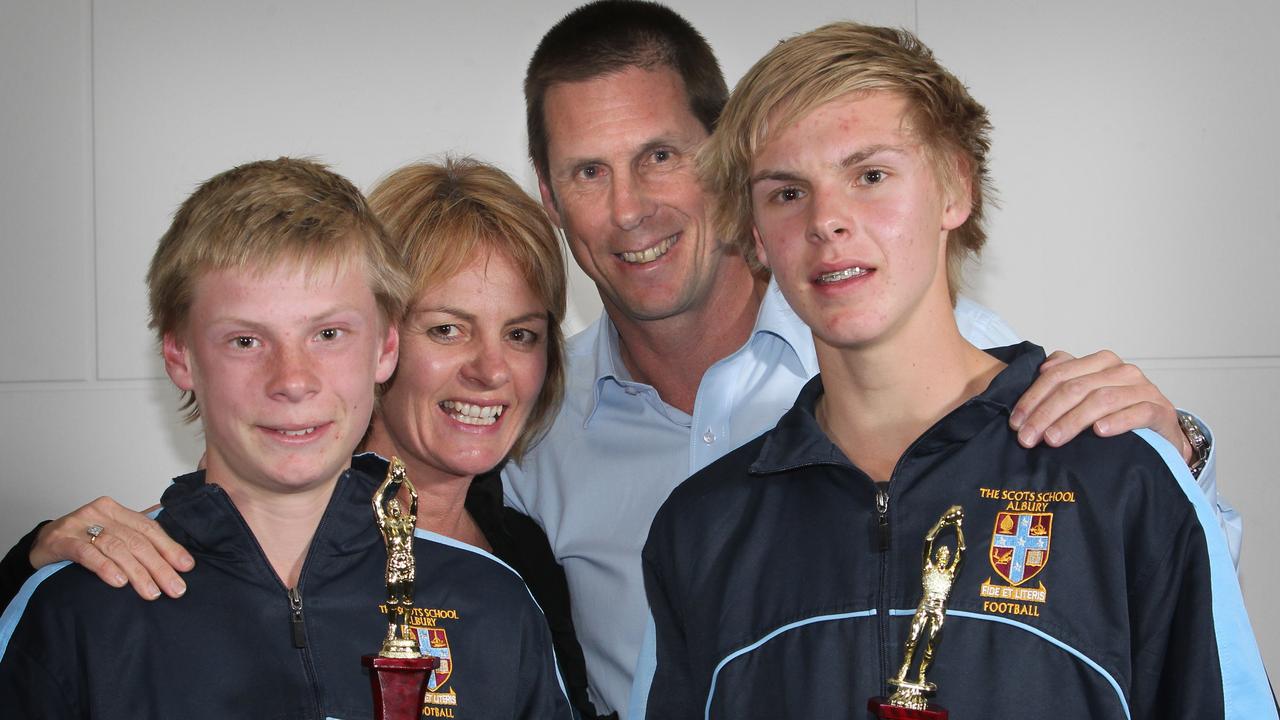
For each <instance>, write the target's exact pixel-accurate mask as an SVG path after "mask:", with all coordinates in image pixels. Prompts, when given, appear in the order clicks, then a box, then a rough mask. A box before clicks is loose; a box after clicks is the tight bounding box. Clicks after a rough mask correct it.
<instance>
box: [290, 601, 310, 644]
mask: <svg viewBox="0 0 1280 720" xmlns="http://www.w3.org/2000/svg"><path fill="white" fill-rule="evenodd" d="M289 611H290V613H289V631H290V632H291V633H292V634H293V646H294V647H296V648H304V647H306V646H307V633H306V628H305V627H304V626H303V624H302V594H301V593H299V592H298V588H289Z"/></svg>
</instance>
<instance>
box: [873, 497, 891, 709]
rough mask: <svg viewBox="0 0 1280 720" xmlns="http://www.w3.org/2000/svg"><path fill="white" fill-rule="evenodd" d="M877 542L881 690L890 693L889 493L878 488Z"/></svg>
mask: <svg viewBox="0 0 1280 720" xmlns="http://www.w3.org/2000/svg"><path fill="white" fill-rule="evenodd" d="M876 541H877V543H878V544H877V547H878V548H879V551H880V595H879V600H878V601H877V602H876V606H877V607H878V608H879V611H878V612H877V615H879V619H880V622H879V623H878V624H879V628H880V677H881V678H884V679H882V680H881V681H880V683H881V685H882V688H881V690H882V691H883V692H885V693H887V692H888V684H887V682H886V680H887V679H888V677H889V675H888V673H889V605H888V599H887V595H888V591H889V492H888V491H887V490H884V489H881V488H880V487H879V486H877V487H876Z"/></svg>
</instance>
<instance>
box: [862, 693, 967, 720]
mask: <svg viewBox="0 0 1280 720" xmlns="http://www.w3.org/2000/svg"><path fill="white" fill-rule="evenodd" d="M890 702H891V701H890V700H889V698H884V697H873V698H871V699H870V700H868V701H867V712H869V713H871V714H872V715H873V716H875V717H876V718H877V719H878V720H947V717H948V714H947V711H946V709H945V708H940V707H938V706H937V705H928V706H926V707H924V708H909V707H902V706H901V705H891V704H890Z"/></svg>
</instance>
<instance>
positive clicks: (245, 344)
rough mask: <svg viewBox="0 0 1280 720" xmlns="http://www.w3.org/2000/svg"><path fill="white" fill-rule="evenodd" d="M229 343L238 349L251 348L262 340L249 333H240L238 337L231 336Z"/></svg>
mask: <svg viewBox="0 0 1280 720" xmlns="http://www.w3.org/2000/svg"><path fill="white" fill-rule="evenodd" d="M231 344H232V345H234V346H235V347H236V348H238V349H240V350H252V349H253V348H256V347H258V346H259V345H261V344H262V342H261V341H259V340H258V338H256V337H252V336H250V335H240V336H239V337H236V338H233V339H232V340H231Z"/></svg>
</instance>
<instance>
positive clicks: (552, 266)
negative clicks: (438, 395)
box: [369, 158, 567, 460]
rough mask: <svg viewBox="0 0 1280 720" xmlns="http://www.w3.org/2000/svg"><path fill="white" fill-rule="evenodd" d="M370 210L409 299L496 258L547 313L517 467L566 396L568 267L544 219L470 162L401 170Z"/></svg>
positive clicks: (516, 192)
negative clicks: (394, 253)
mask: <svg viewBox="0 0 1280 720" xmlns="http://www.w3.org/2000/svg"><path fill="white" fill-rule="evenodd" d="M369 204H370V205H371V206H372V207H373V210H374V212H376V213H377V214H378V217H379V218H380V219H381V220H382V222H383V223H384V224H385V225H386V227H387V231H388V232H389V233H390V234H391V237H392V240H393V242H394V243H395V244H396V245H397V246H398V249H399V253H400V257H401V259H402V261H403V263H404V265H405V267H406V269H407V271H408V274H409V280H410V284H411V287H412V288H413V290H412V295H411V297H416V296H417V295H419V294H421V293H422V292H424V291H425V290H426V289H427V288H429V287H431V286H432V285H434V284H435V283H438V282H447V281H448V280H449V278H451V277H453V276H454V275H455V274H457V273H458V272H459V271H461V270H463V269H464V268H465V267H466V266H467V264H468V263H470V262H471V261H472V260H474V259H475V258H477V257H483V256H484V254H485V253H487V252H499V253H501V254H503V255H504V256H506V257H507V258H509V259H510V260H511V262H512V263H513V264H514V265H515V267H516V269H517V271H518V272H519V274H520V277H521V278H523V280H524V282H525V283H527V284H528V285H529V287H530V288H532V289H533V293H534V295H535V296H536V297H537V298H538V301H539V302H541V303H542V304H543V306H544V307H546V308H547V313H548V315H549V317H548V318H547V376H546V379H545V380H544V382H543V383H542V391H541V392H540V393H539V394H538V399H537V402H535V403H534V406H533V410H532V412H531V413H530V414H529V420H528V422H527V423H526V424H525V428H524V430H523V431H522V432H521V433H520V437H519V438H517V439H516V443H515V446H514V447H513V448H512V451H511V454H512V457H514V458H515V459H516V460H519V459H520V458H521V457H522V456H523V454H524V452H525V451H526V450H527V449H529V448H530V447H532V446H533V444H534V443H536V442H537V440H538V439H539V438H541V437H542V435H544V434H545V433H546V431H547V430H548V429H550V427H551V422H552V421H553V420H554V419H555V416H556V410H557V409H559V407H560V400H561V398H562V397H563V396H564V383H565V377H564V376H565V361H564V335H563V333H562V331H561V329H560V321H561V320H562V319H563V318H564V316H565V308H566V303H567V297H566V294H567V290H566V288H565V262H564V255H563V253H561V251H560V243H559V240H558V239H557V238H556V234H555V229H554V228H553V227H552V226H551V222H550V221H549V220H548V219H547V214H546V212H544V211H543V209H542V206H541V205H539V204H538V202H537V201H535V200H534V199H533V198H531V197H529V195H528V194H526V193H525V192H524V190H522V189H520V186H519V185H517V184H516V182H515V181H514V180H512V179H511V177H510V176H508V175H507V174H506V173H504V172H503V171H501V170H499V169H498V168H496V167H493V166H492V165H488V164H486V163H482V162H479V161H477V160H473V159H471V158H460V159H459V158H448V159H446V160H445V161H444V162H443V163H439V164H437V163H416V164H413V165H408V166H406V167H403V168H400V169H399V170H396V171H395V172H393V173H391V174H390V175H388V176H387V177H386V178H384V179H383V180H382V181H381V182H379V183H378V185H377V187H375V188H374V189H373V191H372V192H370V193H369ZM412 303H413V301H412V300H410V309H412ZM394 382H395V378H394V376H393V377H392V379H391V380H388V381H387V383H385V384H384V386H383V389H384V391H385V389H386V388H387V387H389V386H390V385H391V384H392V383H394Z"/></svg>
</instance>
